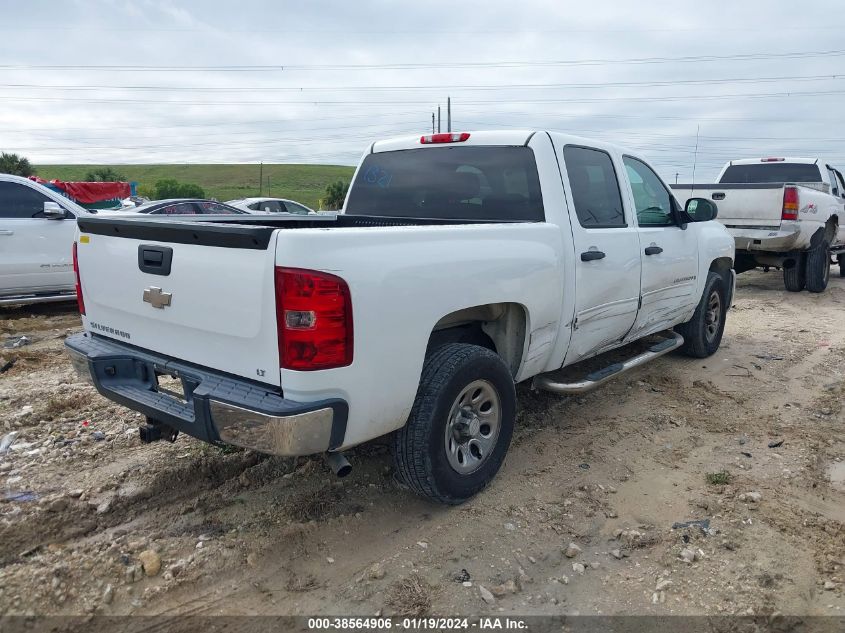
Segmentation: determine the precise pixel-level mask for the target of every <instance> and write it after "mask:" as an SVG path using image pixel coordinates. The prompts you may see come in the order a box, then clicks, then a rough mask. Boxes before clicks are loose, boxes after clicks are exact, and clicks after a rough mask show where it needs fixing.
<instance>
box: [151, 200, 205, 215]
mask: <svg viewBox="0 0 845 633" xmlns="http://www.w3.org/2000/svg"><path fill="white" fill-rule="evenodd" d="M153 213H157V214H160V215H196V214H197V210H196V209H195V208H194V205H192V204H191V203H190V202H179V203H177V204H171V205H169V206H166V207H162V208H161V209H157V210H156V211H153Z"/></svg>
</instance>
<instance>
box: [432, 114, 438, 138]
mask: <svg viewBox="0 0 845 633" xmlns="http://www.w3.org/2000/svg"><path fill="white" fill-rule="evenodd" d="M436 131H437V129H436V128H435V127H434V112H432V113H431V133H432V134H434V133H435V132H436Z"/></svg>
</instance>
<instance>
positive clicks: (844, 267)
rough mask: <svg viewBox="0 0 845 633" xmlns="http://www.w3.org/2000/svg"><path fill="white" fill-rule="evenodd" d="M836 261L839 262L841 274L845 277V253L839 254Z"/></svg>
mask: <svg viewBox="0 0 845 633" xmlns="http://www.w3.org/2000/svg"><path fill="white" fill-rule="evenodd" d="M836 263H837V264H839V276H840V277H845V255H837V256H836Z"/></svg>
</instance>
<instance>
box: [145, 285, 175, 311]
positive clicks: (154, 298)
mask: <svg viewBox="0 0 845 633" xmlns="http://www.w3.org/2000/svg"><path fill="white" fill-rule="evenodd" d="M172 298H173V294H172V293H169V292H162V291H161V288H156V287H155V286H150V287H149V288H145V289H144V301H146V302H147V303H149V304H150V305H151V306H152V307H154V308H158V309H159V310H164V308H165V307H166V306H169V305H170V300H171V299H172Z"/></svg>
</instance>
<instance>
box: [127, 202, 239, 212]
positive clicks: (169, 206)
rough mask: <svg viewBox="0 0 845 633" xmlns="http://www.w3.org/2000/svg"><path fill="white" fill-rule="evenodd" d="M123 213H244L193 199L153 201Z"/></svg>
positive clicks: (231, 207) (225, 206)
mask: <svg viewBox="0 0 845 633" xmlns="http://www.w3.org/2000/svg"><path fill="white" fill-rule="evenodd" d="M124 211H126V212H127V213H146V214H150V215H240V214H242V213H246V211H244V210H243V209H237V208H235V207H233V206H231V205H228V204H224V203H222V202H217V201H216V200H203V199H194V198H172V199H169V200H154V201H153V202H147V203H145V204H142V205H139V206H137V207H128V208H127V209H124Z"/></svg>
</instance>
